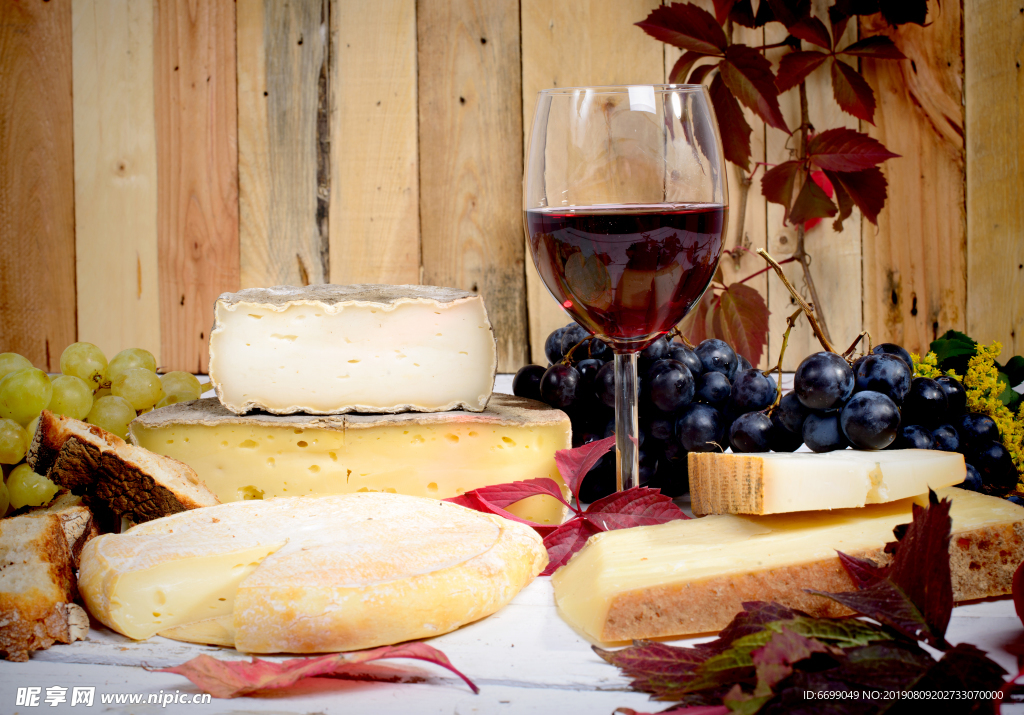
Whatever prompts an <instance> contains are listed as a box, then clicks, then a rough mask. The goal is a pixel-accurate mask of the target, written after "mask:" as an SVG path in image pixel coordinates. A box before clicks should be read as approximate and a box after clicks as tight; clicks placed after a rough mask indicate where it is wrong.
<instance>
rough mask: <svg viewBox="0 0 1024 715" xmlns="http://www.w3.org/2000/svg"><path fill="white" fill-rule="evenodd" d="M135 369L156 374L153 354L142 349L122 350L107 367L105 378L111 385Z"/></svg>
mask: <svg viewBox="0 0 1024 715" xmlns="http://www.w3.org/2000/svg"><path fill="white" fill-rule="evenodd" d="M135 368H143V369H145V370H149V371H150V372H151V373H153V374H156V358H155V357H153V353H151V352H149V351H148V350H143V349H142V348H128V349H127V350H122V351H121V352H119V353H118V354H117V355H115V356H114V359H113V360H111V361H110V364H109V365H107V372H106V378H107V380H109V381H110V383H111V384H113V383H115V382H117V379H118V378H119V377H121V376H122V375H124V374H125V373H126V372H128V371H129V370H132V369H135Z"/></svg>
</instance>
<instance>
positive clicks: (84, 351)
mask: <svg viewBox="0 0 1024 715" xmlns="http://www.w3.org/2000/svg"><path fill="white" fill-rule="evenodd" d="M106 369H107V358H106V356H105V355H104V354H103V351H102V350H100V349H99V348H98V347H96V346H95V345H93V344H92V343H71V344H70V345H68V346H67V347H66V348H64V352H62V353H61V354H60V371H61V372H62V373H64V374H65V375H72V376H73V377H77V378H79V379H81V380H85V381H86V382H87V383H88V384H89V386H90V387H92V389H94V390H95V389H96V388H97V387H98V386H99V385H100V383H101V382H103V373H104V371H105V370H106Z"/></svg>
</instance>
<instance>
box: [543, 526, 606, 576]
mask: <svg viewBox="0 0 1024 715" xmlns="http://www.w3.org/2000/svg"><path fill="white" fill-rule="evenodd" d="M601 531H603V530H602V529H601V528H600V527H599V526H597V525H596V524H592V523H591V522H590V521H589V520H587V519H585V518H581V517H576V518H575V519H571V520H569V521H567V522H565V523H564V524H562V525H561V526H560V527H558V528H557V529H555V530H554V531H553V532H551V533H550V534H548V535H547V536H545V537H544V547H545V548H546V549H547V550H548V567H547V568H546V569H544V570H543V571H541V574H540V575H541V576H550V575H551V574H553V573H554V572H555V571H557V570H558V569H560V568H561V567H562V566H565V565H566V564H567V563H569V559H571V558H572V555H573V554H575V553H576V552H577V551H579V550H580V549H582V548H583V546H584V545H585V544H586V543H587V539H589V538H590V537H591V536H593V535H594V534H599V533H601Z"/></svg>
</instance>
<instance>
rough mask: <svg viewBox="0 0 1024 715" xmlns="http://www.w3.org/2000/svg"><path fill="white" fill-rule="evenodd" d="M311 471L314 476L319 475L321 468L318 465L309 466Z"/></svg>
mask: <svg viewBox="0 0 1024 715" xmlns="http://www.w3.org/2000/svg"><path fill="white" fill-rule="evenodd" d="M309 471H310V472H312V473H313V474H319V473H320V466H319V465H317V464H311V465H310V466H309Z"/></svg>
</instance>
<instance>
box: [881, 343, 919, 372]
mask: <svg viewBox="0 0 1024 715" xmlns="http://www.w3.org/2000/svg"><path fill="white" fill-rule="evenodd" d="M871 353H872V354H873V355H895V356H896V357H898V358H899V359H900V360H902V361H903V362H905V363H906V364H907V367H908V368H910V372H911V373H913V372H914V361H913V360H911V359H910V353H908V352H907V351H906V350H904V349H903V348H901V347H900V346H899V345H896V344H895V343H882V344H881V345H876V346H875V347H874V348H872V349H871Z"/></svg>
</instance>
